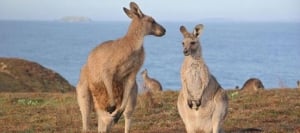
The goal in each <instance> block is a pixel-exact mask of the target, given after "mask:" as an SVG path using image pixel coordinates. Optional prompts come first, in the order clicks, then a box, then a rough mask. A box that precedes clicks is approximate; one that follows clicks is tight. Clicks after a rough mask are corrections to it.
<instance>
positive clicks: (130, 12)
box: [123, 7, 134, 19]
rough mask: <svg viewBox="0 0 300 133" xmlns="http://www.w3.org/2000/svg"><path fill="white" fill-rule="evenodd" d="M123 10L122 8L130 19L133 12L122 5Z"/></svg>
mask: <svg viewBox="0 0 300 133" xmlns="http://www.w3.org/2000/svg"><path fill="white" fill-rule="evenodd" d="M123 10H124V12H125V13H126V15H127V16H128V17H129V18H131V19H132V18H133V16H134V14H133V13H132V11H131V10H129V9H127V8H125V7H123Z"/></svg>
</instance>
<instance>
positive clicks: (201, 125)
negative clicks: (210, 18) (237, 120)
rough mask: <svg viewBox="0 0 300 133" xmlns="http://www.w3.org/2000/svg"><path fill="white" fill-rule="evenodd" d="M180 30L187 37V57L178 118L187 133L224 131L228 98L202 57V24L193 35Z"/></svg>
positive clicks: (217, 132) (182, 77)
mask: <svg viewBox="0 0 300 133" xmlns="http://www.w3.org/2000/svg"><path fill="white" fill-rule="evenodd" d="M180 31H181V33H182V34H183V37H184V39H183V42H182V45H183V47H184V50H183V53H184V55H185V57H184V61H183V63H182V67H181V83H182V89H181V90H180V92H179V96H178V101H177V108H178V112H179V115H180V117H181V119H182V120H183V122H184V124H185V128H186V131H187V132H188V133H195V132H201V131H202V132H205V133H211V132H213V133H220V132H223V130H222V128H221V127H222V125H223V122H224V119H225V117H226V114H227V109H228V98H227V94H226V92H225V90H223V89H222V87H221V86H220V84H219V83H218V81H217V80H216V78H215V77H214V76H213V75H212V74H210V72H209V70H208V67H207V66H206V64H205V62H204V59H203V57H202V50H201V44H200V41H199V37H200V35H201V33H202V31H203V25H202V24H199V25H197V26H196V27H195V29H194V32H193V33H189V32H188V31H187V30H186V28H185V27H184V26H181V27H180Z"/></svg>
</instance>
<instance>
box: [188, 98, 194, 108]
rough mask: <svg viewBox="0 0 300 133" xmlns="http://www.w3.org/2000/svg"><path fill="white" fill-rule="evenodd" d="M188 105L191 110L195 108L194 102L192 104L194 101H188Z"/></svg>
mask: <svg viewBox="0 0 300 133" xmlns="http://www.w3.org/2000/svg"><path fill="white" fill-rule="evenodd" d="M187 104H188V106H189V107H190V109H192V108H193V102H192V100H187Z"/></svg>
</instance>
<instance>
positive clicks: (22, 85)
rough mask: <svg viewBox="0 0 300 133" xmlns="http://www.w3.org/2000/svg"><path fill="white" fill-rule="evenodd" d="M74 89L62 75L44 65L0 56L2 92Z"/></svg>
mask: <svg viewBox="0 0 300 133" xmlns="http://www.w3.org/2000/svg"><path fill="white" fill-rule="evenodd" d="M71 90H74V87H73V86H72V85H70V84H69V83H68V81H67V80H66V79H64V78H63V77H62V76H61V75H59V74H58V73H56V72H54V71H53V70H50V69H48V68H45V67H43V66H42V65H40V64H38V63H36V62H31V61H27V60H24V59H18V58H1V57H0V92H67V91H71Z"/></svg>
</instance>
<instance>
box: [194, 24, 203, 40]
mask: <svg viewBox="0 0 300 133" xmlns="http://www.w3.org/2000/svg"><path fill="white" fill-rule="evenodd" d="M203 29H204V26H203V24H198V25H196V26H195V29H194V31H193V34H194V36H195V37H200V35H201V33H202V31H203Z"/></svg>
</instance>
